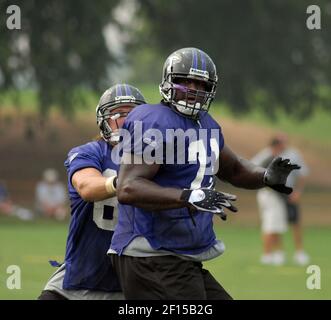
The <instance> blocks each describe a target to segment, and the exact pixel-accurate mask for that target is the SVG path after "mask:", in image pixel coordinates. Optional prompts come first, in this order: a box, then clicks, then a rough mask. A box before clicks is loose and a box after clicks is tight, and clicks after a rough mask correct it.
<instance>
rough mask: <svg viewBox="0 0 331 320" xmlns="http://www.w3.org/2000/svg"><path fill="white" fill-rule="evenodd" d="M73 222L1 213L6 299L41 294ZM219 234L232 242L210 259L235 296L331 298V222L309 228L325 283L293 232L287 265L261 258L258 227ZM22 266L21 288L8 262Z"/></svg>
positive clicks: (0, 287)
mask: <svg viewBox="0 0 331 320" xmlns="http://www.w3.org/2000/svg"><path fill="white" fill-rule="evenodd" d="M67 229H68V226H67V224H63V223H57V222H52V221H46V220H38V221H36V222H22V221H17V220H14V219H9V218H3V217H1V219H0V243H1V247H0V299H35V298H36V297H37V296H38V295H39V293H40V291H41V290H42V288H43V286H44V284H45V282H46V281H47V279H48V277H49V276H50V274H51V273H52V272H53V271H54V270H55V269H54V268H52V267H51V266H50V265H49V263H48V260H53V259H54V260H58V261H62V259H63V255H64V250H65V241H66V234H67ZM215 230H216V232H217V234H218V238H221V239H222V240H223V241H224V242H225V244H226V247H227V249H226V251H225V253H224V255H223V256H221V257H218V258H216V259H214V260H212V261H208V262H206V263H205V264H204V265H205V267H206V268H207V269H209V270H210V271H211V272H212V274H213V275H214V276H215V277H216V279H217V280H218V281H220V283H221V284H222V285H223V286H224V287H225V288H226V289H227V290H228V291H229V292H230V294H231V295H232V296H233V297H234V298H235V299H331V256H330V250H329V248H328V244H329V243H331V232H330V227H308V228H306V230H305V243H306V248H307V251H308V252H309V253H310V254H311V257H312V261H311V264H315V265H318V266H319V267H320V269H321V289H320V290H316V289H315V290H309V289H307V287H306V281H307V278H308V277H309V276H310V274H307V272H306V267H298V266H296V265H294V264H293V263H292V261H291V257H292V254H293V245H292V241H291V238H290V234H287V235H286V236H285V239H284V244H285V248H286V250H287V257H288V262H287V263H286V264H285V265H284V266H281V267H273V266H262V265H260V264H259V257H260V253H261V242H260V233H259V229H258V227H248V226H247V227H245V226H242V225H237V224H234V223H231V221H228V222H226V223H221V224H220V223H217V224H216V226H215ZM9 265H18V266H19V267H20V269H21V289H20V290H16V289H13V290H9V289H8V288H7V286H6V283H7V278H8V277H9V276H10V274H7V267H8V266H9Z"/></svg>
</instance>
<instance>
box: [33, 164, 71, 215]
mask: <svg viewBox="0 0 331 320" xmlns="http://www.w3.org/2000/svg"><path fill="white" fill-rule="evenodd" d="M36 208H37V211H38V212H39V213H40V214H41V215H42V216H45V217H48V218H55V219H57V220H64V219H65V217H66V215H67V211H68V208H67V192H66V188H65V187H64V184H63V183H62V182H60V181H59V179H58V173H57V171H56V170H55V169H52V168H49V169H46V170H45V171H44V173H43V179H42V180H41V181H40V182H38V184H37V187H36Z"/></svg>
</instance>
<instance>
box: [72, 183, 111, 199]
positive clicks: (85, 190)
mask: <svg viewBox="0 0 331 320" xmlns="http://www.w3.org/2000/svg"><path fill="white" fill-rule="evenodd" d="M106 180H107V178H105V177H89V178H88V179H84V180H82V181H79V183H78V184H77V185H76V186H75V188H76V190H77V192H78V193H79V195H80V196H81V197H82V199H84V200H85V201H88V202H95V201H102V200H105V199H108V198H110V197H111V195H110V194H109V192H108V191H107V189H106V186H105V184H106ZM113 196H114V195H113Z"/></svg>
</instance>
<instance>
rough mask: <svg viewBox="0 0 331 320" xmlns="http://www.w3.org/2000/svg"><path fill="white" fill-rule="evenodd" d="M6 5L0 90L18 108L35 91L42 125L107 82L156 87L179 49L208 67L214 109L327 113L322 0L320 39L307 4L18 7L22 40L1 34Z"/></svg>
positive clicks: (193, 0)
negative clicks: (213, 68)
mask: <svg viewBox="0 0 331 320" xmlns="http://www.w3.org/2000/svg"><path fill="white" fill-rule="evenodd" d="M10 4H12V1H8V0H5V1H1V3H0V15H1V26H0V27H1V37H0V90H1V91H2V93H4V92H6V93H8V92H12V93H13V94H12V96H13V97H14V98H15V99H16V100H17V101H16V102H18V103H14V104H15V105H16V106H19V105H20V103H19V102H20V97H19V96H20V93H21V92H22V90H26V89H33V90H34V91H35V92H36V94H37V103H38V106H39V107H38V111H39V113H40V115H41V116H42V117H44V116H46V115H47V114H48V112H49V110H50V107H51V106H52V105H54V106H55V107H56V108H59V109H60V110H61V112H62V113H64V114H67V115H72V114H74V111H75V108H76V107H77V106H78V105H79V106H82V105H83V106H84V105H87V104H88V103H89V98H88V95H87V94H86V93H87V92H88V93H91V92H92V93H93V92H94V93H95V92H96V93H97V94H96V96H99V95H100V92H101V91H103V90H104V89H105V88H106V87H109V86H110V85H111V84H113V82H114V81H123V82H125V81H131V82H134V83H139V84H141V83H152V82H153V83H159V81H160V75H161V68H162V64H163V61H164V60H165V58H166V57H167V56H168V55H169V54H170V53H171V52H172V51H173V50H175V49H178V48H181V47H186V46H194V47H198V48H201V49H202V50H204V51H206V52H207V53H208V54H209V55H210V56H211V57H212V58H213V60H214V61H215V63H216V65H217V67H218V73H219V79H220V81H219V90H218V96H217V99H218V100H219V101H220V102H223V103H225V104H228V105H229V106H230V107H231V110H232V111H233V112H234V113H236V114H242V113H247V112H248V111H250V110H252V109H255V108H256V107H261V110H262V111H263V112H264V113H265V114H266V115H268V117H270V118H274V117H275V116H276V114H277V112H278V111H279V110H283V112H285V113H286V114H291V115H293V116H294V117H296V118H299V119H301V118H307V117H309V116H310V115H311V114H312V112H313V111H314V109H315V108H317V107H318V108H322V109H325V110H331V90H330V87H331V55H330V52H331V48H330V46H331V41H330V40H331V32H330V31H331V30H330V28H331V27H330V26H331V4H330V2H329V1H327V0H319V1H317V2H314V4H317V5H319V6H320V8H321V22H322V29H321V30H308V29H307V27H306V20H307V18H308V16H309V15H308V14H307V13H306V9H307V7H308V6H309V5H311V1H308V0H301V1H296V0H287V1H285V0H281V1H279V0H268V1H264V0H245V1H239V2H238V1H236V2H234V1H230V0H222V1H214V0H204V1H203V2H201V1H197V0H182V1H175V0H168V1H163V0H111V1H109V0H99V1H97V2H93V3H91V2H90V1H88V0H81V1H79V4H78V2H74V1H65V0H48V1H41V0H29V1H16V2H15V4H16V5H18V6H20V8H21V15H22V29H21V30H8V29H7V28H6V27H5V23H6V19H7V18H8V15H7V14H6V8H7V7H8V6H9V5H10ZM10 90H11V91H10ZM2 97H3V95H2ZM0 105H3V103H1V101H0Z"/></svg>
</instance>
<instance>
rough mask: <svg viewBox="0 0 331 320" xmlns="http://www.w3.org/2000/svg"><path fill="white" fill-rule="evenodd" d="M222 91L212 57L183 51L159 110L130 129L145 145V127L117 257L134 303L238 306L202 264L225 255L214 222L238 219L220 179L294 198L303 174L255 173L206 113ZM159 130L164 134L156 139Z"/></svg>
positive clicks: (124, 198)
mask: <svg viewBox="0 0 331 320" xmlns="http://www.w3.org/2000/svg"><path fill="white" fill-rule="evenodd" d="M217 82H218V77H217V72H216V67H215V64H214V62H213V61H212V59H211V58H210V57H209V56H208V55H207V54H206V53H205V52H203V51H201V50H199V49H196V48H184V49H180V50H177V51H175V52H174V53H172V54H171V55H170V56H169V57H168V58H167V60H166V61H165V64H164V68H163V74H162V82H161V84H160V92H161V95H162V98H163V99H162V101H161V103H160V104H156V105H148V104H146V105H142V106H138V107H137V108H135V109H134V110H133V111H132V112H131V113H130V114H129V116H128V117H127V119H126V121H125V123H124V126H123V128H125V129H126V130H128V131H129V132H130V134H131V136H132V137H133V136H135V140H134V141H133V140H132V141H131V142H130V143H129V144H131V145H132V146H137V145H139V144H138V143H137V139H138V138H137V137H138V136H139V133H137V132H135V130H136V129H137V128H142V134H140V143H141V145H142V148H141V149H139V148H131V150H128V149H125V150H124V151H125V152H124V153H123V157H122V164H121V166H120V170H119V185H118V189H117V192H118V200H119V223H118V226H117V228H116V230H115V233H114V236H113V238H112V243H111V247H110V250H109V254H110V255H111V259H112V262H113V266H114V268H115V270H116V272H117V273H118V275H119V278H120V280H121V285H122V289H123V292H124V295H125V298H126V299H231V296H230V294H228V293H227V292H226V291H225V290H224V289H223V287H222V286H221V285H220V284H219V283H218V282H217V281H216V280H215V279H214V278H213V276H212V275H211V274H210V273H209V272H208V271H207V270H205V269H203V268H202V262H203V261H206V260H210V259H213V258H215V257H217V256H219V255H221V254H222V253H223V251H224V244H223V243H222V242H221V241H219V240H217V239H216V237H215V233H214V231H213V221H212V219H213V214H218V215H221V217H222V218H223V219H225V218H226V213H225V212H224V208H227V209H230V210H231V211H237V209H236V207H234V205H233V204H232V201H234V200H235V199H236V197H235V196H234V195H230V194H226V193H222V192H218V191H216V190H215V189H214V188H213V176H214V175H216V176H217V177H218V178H220V179H222V180H225V181H228V182H230V183H231V184H233V185H234V186H237V187H242V188H247V189H257V188H262V187H264V186H265V185H269V186H271V187H272V188H275V189H277V190H278V191H280V192H290V191H291V190H290V189H289V188H288V187H286V186H285V183H286V179H287V176H288V174H289V172H290V171H292V170H293V169H295V168H297V166H296V165H291V164H290V163H289V162H288V161H287V160H283V159H280V158H279V159H275V161H274V162H273V163H271V164H270V166H269V167H268V168H267V169H264V168H262V167H257V166H254V165H253V164H251V163H250V162H248V161H247V160H244V159H241V158H239V157H238V156H237V155H236V154H234V153H233V152H232V151H231V149H230V148H229V147H228V146H227V145H226V144H225V143H224V138H223V134H222V130H221V127H220V126H219V124H218V123H217V122H216V121H215V120H214V119H213V118H212V117H211V116H210V115H209V113H208V111H209V108H210V105H211V102H212V101H213V99H214V97H215V93H216V87H217ZM139 122H140V123H141V125H140V126H138V125H137V124H139ZM179 129H180V130H182V131H183V132H184V133H186V134H187V135H186V137H184V140H182V141H181V142H182V147H183V150H180V149H178V148H177V149H176V147H177V146H178V145H180V140H179V139H180V138H181V137H180V136H179V135H177V136H175V135H171V132H177V133H179V131H180V130H179ZM153 130H154V131H153ZM155 130H158V132H159V134H155V138H153V139H152V138H151V135H150V132H155ZM176 130H177V131H176ZM178 130H179V131H178ZM135 133H136V134H135ZM147 133H148V134H147ZM158 135H161V137H162V139H157V138H156V136H158ZM138 142H139V141H138ZM151 148H154V149H153V150H154V155H156V154H158V155H159V157H158V158H157V161H154V163H151V162H150V161H149V160H150V158H146V154H151V155H153V153H151V152H150V149H151ZM169 150H170V151H169ZM145 151H148V152H145ZM162 151H163V153H162ZM164 152H165V153H166V154H164ZM167 152H168V153H167ZM169 152H170V156H169ZM181 153H184V160H185V161H183V162H180V161H178V158H179V156H181V157H182V158H183V155H182V154H181ZM160 155H161V156H160ZM172 158H173V159H174V162H171V163H170V162H169V161H168V160H169V159H172Z"/></svg>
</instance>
